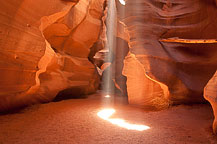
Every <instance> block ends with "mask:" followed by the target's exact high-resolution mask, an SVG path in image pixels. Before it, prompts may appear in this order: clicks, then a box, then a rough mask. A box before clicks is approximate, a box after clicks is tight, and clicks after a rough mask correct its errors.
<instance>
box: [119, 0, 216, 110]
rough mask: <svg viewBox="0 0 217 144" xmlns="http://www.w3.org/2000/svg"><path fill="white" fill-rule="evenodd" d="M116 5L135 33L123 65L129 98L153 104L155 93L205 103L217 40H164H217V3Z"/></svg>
mask: <svg viewBox="0 0 217 144" xmlns="http://www.w3.org/2000/svg"><path fill="white" fill-rule="evenodd" d="M117 7H118V17H119V19H120V21H121V22H122V23H124V24H125V25H126V29H127V31H128V33H129V36H130V40H129V42H128V43H129V47H130V58H126V59H125V66H124V69H125V70H124V75H125V76H126V77H127V90H128V97H129V100H130V103H133V104H140V105H149V103H152V100H153V99H154V98H157V99H158V100H156V101H159V102H156V104H158V103H161V101H165V100H166V101H167V102H168V104H166V105H169V104H180V103H197V102H198V103H200V102H204V98H203V88H204V87H205V85H206V83H207V82H208V80H209V79H210V78H211V76H212V75H213V73H214V72H215V70H216V68H217V58H216V55H217V44H216V43H183V42H165V41H164V42H163V41H162V39H170V38H173V39H189V40H190V41H191V40H194V39H196V40H203V39H216V38H217V19H216V17H217V10H216V5H215V2H214V1H213V0H207V1H204V0H192V1H189V0H174V1H171V0H163V1H162V0H155V1H151V0H137V1H133V0H128V1H126V5H125V6H123V5H120V4H118V2H117ZM132 56H133V58H132ZM130 63H131V64H130ZM134 63H136V64H134ZM132 65H134V66H132ZM134 67H136V68H134ZM136 69H138V70H136ZM150 81H151V82H150ZM154 83H155V84H154ZM156 83H160V84H163V85H164V88H163V89H162V88H161V87H160V86H159V85H158V84H156ZM157 85H158V86H157ZM166 87H167V88H166ZM166 89H168V92H166ZM163 91H164V92H163ZM165 93H166V95H165ZM167 94H168V95H167ZM156 106H157V107H158V105H156ZM160 106H161V105H160Z"/></svg>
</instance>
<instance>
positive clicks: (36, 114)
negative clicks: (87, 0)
mask: <svg viewBox="0 0 217 144" xmlns="http://www.w3.org/2000/svg"><path fill="white" fill-rule="evenodd" d="M108 99H109V98H104V97H102V96H101V95H100V94H94V95H91V96H89V97H88V98H87V99H71V100H64V101H60V102H52V103H48V104H39V105H34V106H31V107H28V108H26V109H24V110H22V111H20V112H18V113H13V114H4V115H0V144H98V143H99V144H217V137H216V136H214V135H213V134H212V130H211V124H212V120H213V115H212V109H211V107H210V106H209V105H192V106H184V105H180V106H175V107H172V108H170V109H168V110H162V111H154V112H153V111H149V110H146V109H141V108H137V107H133V106H130V105H124V104H114V105H113V106H111V105H110V106H108V101H110V100H108ZM108 107H109V108H113V109H115V110H116V112H115V113H114V114H113V115H111V116H110V117H109V118H111V119H112V118H113V119H115V118H116V119H117V118H118V119H122V121H121V122H123V120H125V122H126V123H129V124H134V125H135V124H139V125H144V126H146V127H149V129H146V130H143V131H137V130H129V129H126V128H125V127H124V126H125V125H121V124H120V125H119V126H118V125H116V124H114V123H115V122H111V121H109V120H108V119H109V118H108V119H106V118H105V119H102V118H100V117H99V116H98V115H97V114H98V112H100V111H101V110H104V109H105V108H108Z"/></svg>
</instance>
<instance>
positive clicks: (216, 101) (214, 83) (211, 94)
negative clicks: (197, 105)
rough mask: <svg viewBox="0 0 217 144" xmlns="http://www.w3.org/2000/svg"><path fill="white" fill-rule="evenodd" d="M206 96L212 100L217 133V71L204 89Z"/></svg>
mask: <svg viewBox="0 0 217 144" xmlns="http://www.w3.org/2000/svg"><path fill="white" fill-rule="evenodd" d="M204 97H205V98H206V99H207V100H208V101H209V102H210V104H211V105H212V108H213V113H214V116H215V119H214V122H213V132H214V133H215V134H217V71H216V73H215V74H214V76H213V77H212V78H211V79H210V80H209V82H208V84H207V85H206V87H205V89H204Z"/></svg>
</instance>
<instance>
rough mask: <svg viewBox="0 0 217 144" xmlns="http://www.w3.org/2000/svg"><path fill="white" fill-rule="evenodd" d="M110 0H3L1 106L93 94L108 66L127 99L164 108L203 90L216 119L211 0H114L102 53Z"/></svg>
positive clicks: (216, 12) (216, 20) (215, 24)
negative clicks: (123, 1) (122, 0)
mask: <svg viewBox="0 0 217 144" xmlns="http://www.w3.org/2000/svg"><path fill="white" fill-rule="evenodd" d="M109 2H110V1H109V0H107V1H105V0H37V1H32V0H2V1H1V2H0V53H1V56H0V75H1V79H0V111H6V110H9V109H13V108H17V107H23V106H27V105H31V104H35V103H43V102H50V101H52V100H53V99H55V97H56V96H57V98H56V100H60V99H64V98H71V97H72V98H79V96H82V97H83V95H87V94H91V93H94V92H96V91H97V90H98V88H99V84H100V82H101V80H102V76H103V75H104V76H105V75H106V72H108V71H109V70H110V68H112V69H113V70H114V71H115V73H112V77H111V80H110V81H112V82H113V85H114V86H116V89H117V90H118V91H119V92H120V93H121V94H122V95H125V96H127V97H128V102H129V104H132V105H136V106H140V107H146V106H148V107H153V108H156V109H164V108H168V107H169V106H170V105H174V104H189V103H204V102H206V100H205V99H204V97H203V95H205V98H206V99H207V100H208V101H209V102H210V103H211V105H212V107H213V109H214V115H215V116H216V117H217V100H216V99H217V91H216V87H217V79H216V74H215V75H214V73H215V71H216V69H217V43H216V39H217V0H136V1H135V0H126V4H125V5H121V3H120V2H119V1H118V0H116V1H115V8H116V9H114V11H115V18H114V19H115V20H114V21H115V23H116V24H115V26H114V29H116V30H114V32H115V33H113V39H114V41H115V42H116V43H115V44H114V45H113V48H112V49H113V51H106V48H105V45H106V43H109V42H110V41H109V40H110V39H109V38H108V36H107V34H108V33H109V32H108V29H107V28H108V24H109V21H108V20H106V19H108V17H109V16H110V15H111V14H110V13H109V12H111V10H109V6H108V3H109ZM107 53H109V54H110V55H111V53H112V57H113V59H112V60H111V61H106V59H105V57H106V56H105V55H106V54H107ZM100 54H101V55H100ZM108 65H109V66H108ZM213 75H214V76H213ZM210 79H211V80H210ZM208 81H209V83H208ZM207 83H208V84H207ZM102 84H103V82H102ZM205 86H206V87H205ZM204 88H205V93H204ZM213 128H214V132H216V131H217V130H216V129H217V120H215V121H214V124H213Z"/></svg>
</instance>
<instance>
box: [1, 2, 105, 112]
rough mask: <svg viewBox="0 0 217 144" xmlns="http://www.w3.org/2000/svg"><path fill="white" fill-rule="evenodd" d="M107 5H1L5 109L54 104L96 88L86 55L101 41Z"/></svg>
mask: <svg viewBox="0 0 217 144" xmlns="http://www.w3.org/2000/svg"><path fill="white" fill-rule="evenodd" d="M103 3H104V1H103V0H92V1H85V0H82V1H79V2H78V3H77V4H76V3H73V2H63V1H60V0H56V1H52V0H47V1H42V0H38V1H31V0H11V1H2V2H1V5H0V9H1V12H0V28H1V31H0V45H1V57H0V60H1V63H0V69H1V70H0V75H1V80H0V110H1V111H2V110H6V109H9V108H12V107H17V106H24V105H27V104H33V103H37V102H47V101H50V100H52V99H53V98H54V97H55V95H56V94H57V93H58V92H59V91H61V90H63V89H66V88H70V87H73V86H78V87H79V88H80V89H81V91H82V92H83V93H84V94H87V93H90V92H94V91H95V90H96V88H97V83H98V82H97V79H98V78H97V74H96V72H95V68H94V66H93V65H92V64H91V63H90V62H89V61H88V59H87V57H88V54H89V48H90V47H91V46H92V44H93V43H94V42H95V41H96V40H97V39H98V35H99V31H100V27H101V21H100V20H101V15H102V12H103ZM75 4H76V5H75ZM74 5H75V6H74ZM41 18H42V20H41ZM39 27H40V29H39ZM93 30H94V33H93V32H92V31H93ZM41 32H42V33H41ZM43 35H44V37H45V38H46V41H45V38H44V37H43Z"/></svg>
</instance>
